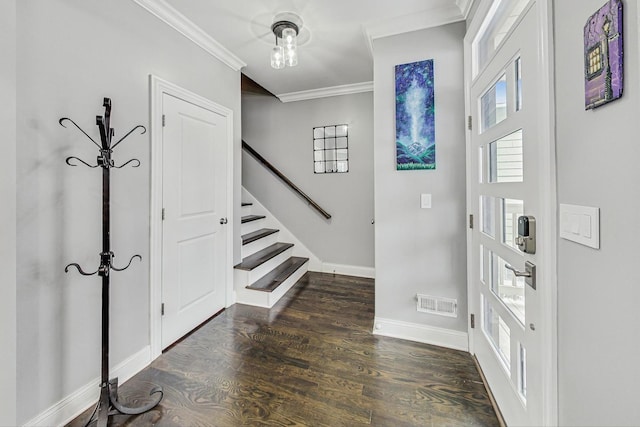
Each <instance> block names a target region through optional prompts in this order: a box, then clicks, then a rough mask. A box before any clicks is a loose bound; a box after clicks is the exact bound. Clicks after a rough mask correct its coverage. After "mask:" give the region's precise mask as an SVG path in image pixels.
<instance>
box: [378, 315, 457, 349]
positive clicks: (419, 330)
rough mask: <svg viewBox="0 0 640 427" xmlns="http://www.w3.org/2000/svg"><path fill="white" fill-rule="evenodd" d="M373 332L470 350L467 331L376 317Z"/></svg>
mask: <svg viewBox="0 0 640 427" xmlns="http://www.w3.org/2000/svg"><path fill="white" fill-rule="evenodd" d="M373 333H374V335H383V336H386V337H393V338H400V339H403V340H409V341H416V342H421V343H424V344H431V345H437V346H440V347H447V348H452V349H454V350H462V351H469V338H468V335H467V333H466V332H460V331H453V330H450V329H443V328H436V327H434V326H426V325H420V324H417V323H409V322H403V321H400V320H391V319H383V318H381V317H376V318H375V319H374V324H373Z"/></svg>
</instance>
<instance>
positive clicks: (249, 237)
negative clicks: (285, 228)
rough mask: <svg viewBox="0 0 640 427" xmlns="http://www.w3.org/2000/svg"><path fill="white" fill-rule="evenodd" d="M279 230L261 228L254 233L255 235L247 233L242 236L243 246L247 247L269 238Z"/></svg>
mask: <svg viewBox="0 0 640 427" xmlns="http://www.w3.org/2000/svg"><path fill="white" fill-rule="evenodd" d="M278 231H279V230H276V229H273V228H261V229H260V230H258V231H254V232H253V233H247V234H243V235H242V244H243V245H246V244H248V243H251V242H255V241H256V240H260V239H262V238H263V237H267V236H270V235H272V234H273V233H277V232H278Z"/></svg>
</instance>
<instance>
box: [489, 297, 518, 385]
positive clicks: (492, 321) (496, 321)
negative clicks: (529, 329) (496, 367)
mask: <svg viewBox="0 0 640 427" xmlns="http://www.w3.org/2000/svg"><path fill="white" fill-rule="evenodd" d="M482 299H483V301H484V303H483V314H484V319H483V322H482V329H483V331H484V333H485V335H486V336H487V337H488V338H489V341H490V342H491V344H493V348H494V350H495V351H496V354H497V355H498V357H499V358H500V360H502V363H504V366H505V368H506V369H507V373H508V374H510V373H511V371H510V369H511V330H510V329H509V326H507V324H506V323H505V322H504V320H502V318H501V317H500V315H499V314H498V313H497V312H496V311H495V310H494V309H493V307H491V304H490V303H489V301H487V299H486V298H484V297H483V298H482Z"/></svg>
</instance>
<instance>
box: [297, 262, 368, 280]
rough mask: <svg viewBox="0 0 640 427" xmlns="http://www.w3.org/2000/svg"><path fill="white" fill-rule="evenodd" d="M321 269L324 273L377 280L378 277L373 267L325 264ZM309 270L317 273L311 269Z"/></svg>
mask: <svg viewBox="0 0 640 427" xmlns="http://www.w3.org/2000/svg"><path fill="white" fill-rule="evenodd" d="M321 268H322V270H321V272H322V273H334V274H344V275H345V276H356V277H366V278H368V279H375V277H376V269H375V268H373V267H360V266H357V265H344V264H331V263H328V262H323V263H322V267H321ZM309 270H312V271H315V270H313V269H312V268H311V267H310V268H309Z"/></svg>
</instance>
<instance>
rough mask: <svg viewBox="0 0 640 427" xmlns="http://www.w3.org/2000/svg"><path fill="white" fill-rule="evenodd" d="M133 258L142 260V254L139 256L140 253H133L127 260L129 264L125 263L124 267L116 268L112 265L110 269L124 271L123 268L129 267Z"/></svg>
mask: <svg viewBox="0 0 640 427" xmlns="http://www.w3.org/2000/svg"><path fill="white" fill-rule="evenodd" d="M135 258H138V259H139V260H140V261H142V256H141V255H137V254H136V255H134V256H132V257H131V259H130V260H129V264H127V265H126V267H124V268H116V267H114V266H113V265H112V266H111V269H112V270H115V271H124V270H126V269H127V268H129V266H130V265H131V263H132V262H133V260H134V259H135Z"/></svg>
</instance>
